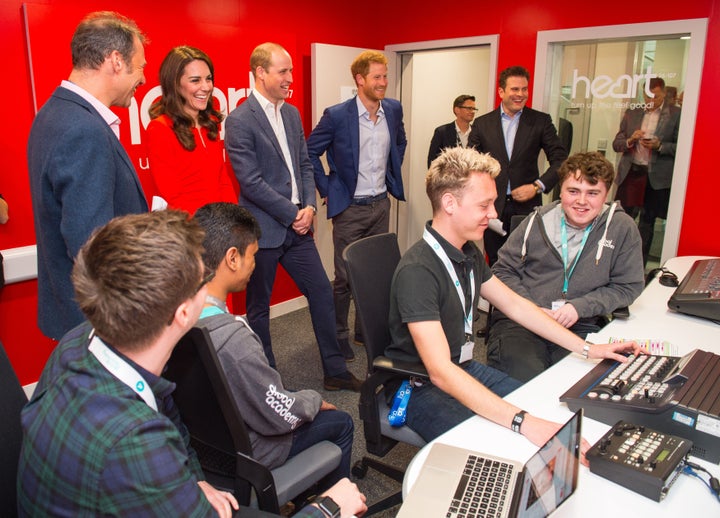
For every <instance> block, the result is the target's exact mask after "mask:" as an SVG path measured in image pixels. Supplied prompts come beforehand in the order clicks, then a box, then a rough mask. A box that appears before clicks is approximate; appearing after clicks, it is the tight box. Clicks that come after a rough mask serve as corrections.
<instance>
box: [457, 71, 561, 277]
mask: <svg viewBox="0 0 720 518" xmlns="http://www.w3.org/2000/svg"><path fill="white" fill-rule="evenodd" d="M529 82H530V73H529V72H528V71H527V70H526V69H525V68H524V67H519V66H513V67H509V68H506V69H505V70H503V71H502V72H500V78H499V80H498V95H499V96H500V99H501V101H502V102H501V103H500V106H498V107H497V109H495V110H493V111H491V112H490V113H487V114H485V115H483V116H482V117H479V118H478V119H477V120H475V122H474V123H473V128H472V131H470V138H469V145H470V146H473V147H475V148H476V149H477V150H478V151H480V152H483V153H490V154H491V155H492V156H493V158H495V159H496V160H497V161H498V162H500V168H501V169H500V174H499V175H498V176H497V178H495V184H496V186H497V192H498V197H497V199H496V200H495V210H496V211H497V213H498V217H499V219H500V220H501V221H502V224H503V230H504V231H505V232H508V231H509V230H510V220H511V219H512V216H514V215H527V214H530V212H531V211H532V209H533V207H536V206H538V205H542V196H541V195H542V193H543V192H550V191H551V190H552V188H553V187H555V184H557V182H558V175H557V171H558V168H559V167H560V164H562V163H563V162H564V161H565V159H566V158H567V157H568V152H567V150H566V149H565V147H564V146H563V145H562V142H561V141H560V138H559V137H558V134H557V131H555V126H553V123H552V119H551V118H550V116H549V115H548V114H546V113H542V112H539V111H536V110H533V109H532V108H527V107H526V106H525V104H526V103H527V99H528V84H529ZM541 150H542V151H544V152H545V156H546V157H547V160H548V162H549V163H550V165H549V167H548V169H547V170H546V171H545V173H544V174H543V175H542V176H540V172H539V170H538V164H537V162H538V155H539V154H540V151H541ZM505 240H506V236H501V235H500V234H498V233H496V232H492V231H491V232H485V237H484V245H485V251H486V252H487V254H488V259H489V261H490V264H493V263H494V262H495V261H497V251H498V250H499V249H500V247H501V246H502V245H503V243H505Z"/></svg>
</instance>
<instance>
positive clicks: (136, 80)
mask: <svg viewBox="0 0 720 518" xmlns="http://www.w3.org/2000/svg"><path fill="white" fill-rule="evenodd" d="M145 65H146V62H145V49H144V48H143V44H142V42H141V41H140V39H139V38H138V37H137V36H136V37H135V43H134V44H133V54H132V59H130V62H127V61H125V62H124V70H121V74H120V77H119V79H120V83H119V85H118V90H117V92H118V95H117V96H116V99H115V100H114V101H113V102H112V105H113V106H118V107H122V108H128V107H129V106H130V102H131V101H132V98H133V95H135V90H137V87H138V86H140V85H142V84H145Z"/></svg>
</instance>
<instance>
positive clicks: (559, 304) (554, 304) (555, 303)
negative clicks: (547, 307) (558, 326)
mask: <svg viewBox="0 0 720 518" xmlns="http://www.w3.org/2000/svg"><path fill="white" fill-rule="evenodd" d="M565 302H567V301H566V300H565V299H558V300H553V301H552V310H553V311H557V310H558V309H560V308H561V307H563V306H564V305H565Z"/></svg>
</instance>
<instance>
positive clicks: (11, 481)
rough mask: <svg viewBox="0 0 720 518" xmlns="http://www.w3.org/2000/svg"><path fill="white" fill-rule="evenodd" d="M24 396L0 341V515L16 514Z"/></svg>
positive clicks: (25, 398)
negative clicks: (21, 414)
mask: <svg viewBox="0 0 720 518" xmlns="http://www.w3.org/2000/svg"><path fill="white" fill-rule="evenodd" d="M25 403H27V397H26V396H25V391H24V390H23V388H22V386H21V385H20V382H19V381H18V379H17V376H15V371H13V368H12V365H10V360H9V359H8V357H7V354H5V349H4V348H3V346H2V344H0V416H2V426H0V516H6V517H15V516H17V495H16V492H17V483H16V482H17V469H18V460H19V458H20V447H21V445H22V426H21V425H20V410H22V408H23V406H25Z"/></svg>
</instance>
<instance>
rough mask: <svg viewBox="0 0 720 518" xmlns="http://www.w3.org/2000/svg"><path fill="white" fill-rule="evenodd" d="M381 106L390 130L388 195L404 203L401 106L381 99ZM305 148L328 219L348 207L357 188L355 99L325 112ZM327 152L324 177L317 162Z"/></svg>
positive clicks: (403, 131)
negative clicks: (325, 205)
mask: <svg viewBox="0 0 720 518" xmlns="http://www.w3.org/2000/svg"><path fill="white" fill-rule="evenodd" d="M382 107H383V110H384V111H385V118H386V120H387V125H388V130H389V131H390V156H389V157H388V163H387V170H386V174H385V184H386V185H387V190H388V192H389V193H390V194H392V195H393V196H394V197H395V198H397V199H398V200H402V201H404V200H405V194H404V191H403V184H402V171H401V167H402V161H403V157H404V156H405V147H406V146H407V138H406V137H405V127H404V126H403V113H402V106H401V105H400V102H399V101H396V100H395V99H383V101H382ZM307 149H308V155H309V156H310V161H311V162H312V166H313V169H314V171H315V184H316V185H317V190H318V192H319V193H320V196H321V197H323V198H325V197H327V204H328V210H327V217H328V218H332V217H333V216H337V215H338V214H340V213H341V212H342V211H344V210H345V209H346V208H348V207H349V206H350V204H351V203H352V199H353V196H354V195H355V188H356V187H357V179H358V174H359V156H360V124H359V122H358V110H357V101H356V97H353V98H352V99H350V100H348V101H345V102H343V103H340V104H336V105H335V106H331V107H329V108H326V109H325V112H324V113H323V116H322V118H321V119H320V122H318V124H317V126H315V129H314V130H313V131H312V133H311V134H310V137H308V142H307ZM326 151H327V162H328V167H329V169H330V171H329V174H325V169H324V168H323V165H322V162H320V156H321V155H322V154H323V153H325V152H326Z"/></svg>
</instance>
